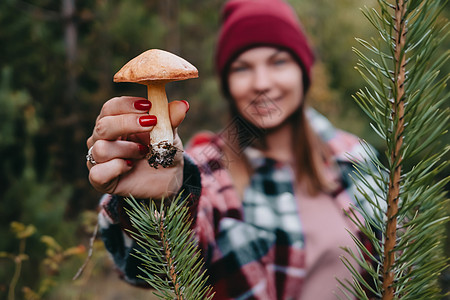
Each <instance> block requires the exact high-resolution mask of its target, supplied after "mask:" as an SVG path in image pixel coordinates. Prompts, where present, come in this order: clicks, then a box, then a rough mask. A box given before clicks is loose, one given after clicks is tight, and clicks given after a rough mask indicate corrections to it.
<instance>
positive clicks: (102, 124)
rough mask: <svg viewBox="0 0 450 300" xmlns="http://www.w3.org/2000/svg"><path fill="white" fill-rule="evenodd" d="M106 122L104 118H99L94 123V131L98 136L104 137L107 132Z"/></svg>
mask: <svg viewBox="0 0 450 300" xmlns="http://www.w3.org/2000/svg"><path fill="white" fill-rule="evenodd" d="M106 123H107V122H106V121H105V118H101V119H99V120H98V121H97V124H96V125H95V129H94V131H95V134H96V135H97V136H98V137H99V138H102V137H106V133H107V132H108V125H107V124H106Z"/></svg>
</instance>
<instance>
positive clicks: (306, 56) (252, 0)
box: [215, 0, 314, 91]
mask: <svg viewBox="0 0 450 300" xmlns="http://www.w3.org/2000/svg"><path fill="white" fill-rule="evenodd" d="M256 46H275V47H280V48H283V49H286V50H288V51H290V52H291V54H292V55H293V56H294V58H296V59H297V61H298V63H299V64H300V66H301V68H302V69H303V73H304V74H303V77H304V81H305V82H304V84H305V86H304V89H305V91H306V90H307V89H308V87H309V85H310V81H311V67H312V65H313V63H314V54H313V51H312V49H311V47H310V46H309V44H308V41H307V38H306V36H305V34H304V33H303V30H302V26H301V24H300V22H299V20H298V18H297V15H296V14H295V12H294V11H293V9H292V8H291V6H290V5H289V4H287V3H285V2H284V1H283V0H230V1H228V2H227V3H226V4H225V6H224V8H223V11H222V28H221V30H220V33H219V39H218V44H217V47H216V56H215V60H216V68H217V71H218V72H219V75H220V76H221V77H222V82H223V84H225V85H226V78H225V77H226V75H227V74H226V73H227V72H228V68H229V65H230V63H231V62H232V60H233V59H235V58H236V57H237V56H238V55H239V54H240V53H242V52H243V51H245V50H247V49H250V48H253V47H256ZM224 88H225V89H226V90H227V87H224Z"/></svg>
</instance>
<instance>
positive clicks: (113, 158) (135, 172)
mask: <svg viewBox="0 0 450 300" xmlns="http://www.w3.org/2000/svg"><path fill="white" fill-rule="evenodd" d="M152 52H154V51H152ZM158 52H160V50H158ZM164 55H165V53H163V56H164ZM169 56H170V55H169ZM134 61H136V60H134ZM144 61H145V60H144ZM130 63H131V62H130ZM151 64H152V63H151V62H150V65H151ZM156 66H159V68H161V66H164V61H163V62H160V64H159V65H153V67H156ZM186 66H190V65H189V64H188V65H186ZM146 68H152V67H151V66H149V65H147V66H146ZM180 68H181V69H182V70H183V72H184V71H185V69H184V66H183V65H181V67H180ZM192 68H193V70H195V71H192V72H193V73H191V75H186V74H184V75H181V76H184V77H186V76H192V77H194V76H196V75H197V73H196V72H197V71H196V69H195V68H194V67H192ZM164 70H165V72H162V73H163V74H165V75H166V74H167V73H169V72H168V70H167V69H163V71H164ZM172 70H173V69H172ZM130 72H131V71H130ZM171 72H172V73H171V74H172V75H169V76H172V78H171V79H168V78H164V77H156V76H155V77H152V78H153V79H155V78H156V80H155V81H151V82H150V80H151V79H152V78H148V77H147V78H144V79H142V80H140V79H137V81H138V82H140V83H145V84H147V85H149V87H148V91H149V95H150V101H149V100H148V99H145V98H142V97H128V96H122V97H115V98H113V99H110V100H108V101H106V102H105V103H104V104H103V107H102V110H101V112H100V114H99V116H98V117H97V120H96V124H95V128H94V130H93V132H92V135H91V136H90V137H89V138H88V140H87V147H88V149H89V153H90V154H91V160H89V159H88V161H87V167H88V169H89V180H90V182H91V184H92V186H93V187H94V188H95V189H97V190H98V191H100V192H103V193H109V194H117V195H121V196H129V195H130V194H131V195H133V196H134V197H136V198H161V197H166V196H169V195H173V194H174V193H177V192H178V190H179V189H180V187H181V184H182V180H183V154H182V148H183V145H182V143H181V139H180V138H179V136H178V135H175V136H174V135H173V133H174V131H175V128H177V127H178V126H179V125H180V124H181V122H182V121H183V119H184V117H185V116H186V112H187V110H188V109H189V104H188V103H187V102H186V101H172V102H170V103H169V104H167V100H166V96H165V91H164V84H165V83H166V82H167V81H170V80H180V79H181V78H182V77H175V76H174V71H171ZM119 74H120V72H119ZM127 76H130V77H131V75H130V74H129V75H127ZM133 76H135V78H142V77H139V76H140V75H139V73H137V74H134V75H133ZM174 77H175V78H174ZM117 80H123V77H122V78H120V77H119V78H118V79H117ZM161 100H163V101H161ZM155 115H156V116H155ZM164 141H165V142H164ZM161 142H163V143H161ZM165 143H167V144H169V145H172V146H173V148H175V149H177V150H176V151H172V152H171V155H175V156H174V157H172V158H170V159H169V162H168V161H162V160H161V159H160V158H161V155H160V156H158V155H156V157H157V158H153V157H155V155H154V154H151V152H150V151H149V148H152V150H153V151H152V153H154V152H157V151H158V150H156V149H158V145H161V144H165ZM163 150H164V149H163ZM163 150H161V151H162V153H164V151H163ZM158 153H159V152H158ZM158 153H157V154H158ZM158 157H159V158H158ZM148 160H150V164H149V162H148ZM159 165H162V166H164V168H155V167H157V166H159ZM169 165H170V167H169Z"/></svg>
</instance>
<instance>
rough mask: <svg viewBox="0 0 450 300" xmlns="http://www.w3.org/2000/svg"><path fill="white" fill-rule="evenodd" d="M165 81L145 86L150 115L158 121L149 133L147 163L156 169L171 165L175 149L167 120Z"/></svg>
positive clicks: (170, 127) (148, 83) (167, 106)
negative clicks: (150, 105)
mask: <svg viewBox="0 0 450 300" xmlns="http://www.w3.org/2000/svg"><path fill="white" fill-rule="evenodd" d="M166 83H167V82H166V81H151V82H150V81H149V82H146V85H147V95H148V99H149V100H150V101H151V102H152V108H151V109H150V112H149V113H150V114H152V115H155V116H158V121H157V123H156V125H155V126H154V127H153V129H152V131H150V145H149V148H150V151H149V154H148V155H147V159H148V163H149V164H150V165H151V166H152V167H154V168H157V167H158V165H161V166H163V167H164V168H166V167H169V166H170V165H172V162H173V159H174V157H175V154H176V152H177V148H176V147H174V146H173V130H172V125H171V123H170V118H169V105H168V101H167V96H166V90H165V84H166Z"/></svg>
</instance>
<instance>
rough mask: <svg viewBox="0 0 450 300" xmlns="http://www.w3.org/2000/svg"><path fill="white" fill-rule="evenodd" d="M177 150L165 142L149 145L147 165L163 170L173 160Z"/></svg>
mask: <svg viewBox="0 0 450 300" xmlns="http://www.w3.org/2000/svg"><path fill="white" fill-rule="evenodd" d="M178 151H179V149H178V148H177V147H175V146H174V145H172V144H170V143H169V142H167V141H161V142H159V143H158V144H156V145H149V153H148V154H147V161H148V164H149V165H150V166H151V167H153V168H155V169H158V166H162V167H163V168H168V167H170V166H171V165H172V164H173V162H174V159H175V155H176V154H177V152H178Z"/></svg>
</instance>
